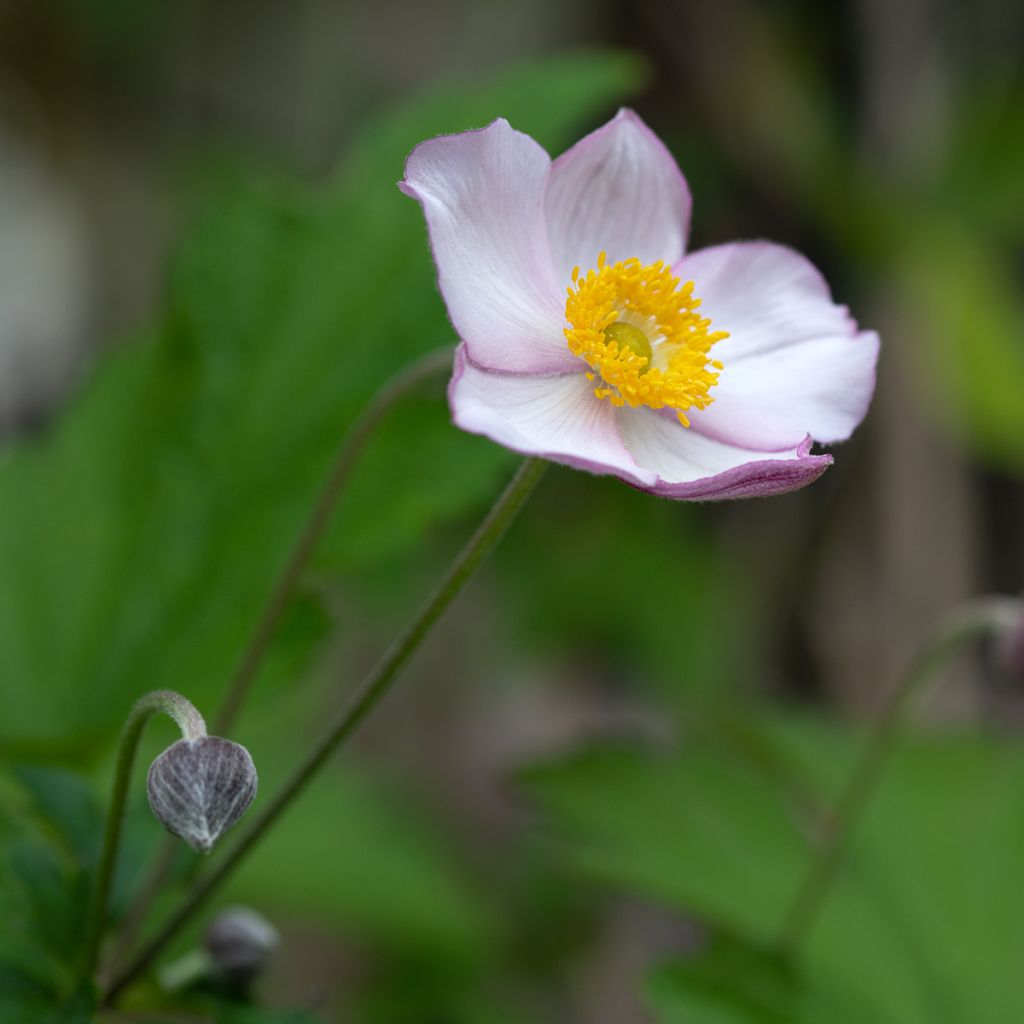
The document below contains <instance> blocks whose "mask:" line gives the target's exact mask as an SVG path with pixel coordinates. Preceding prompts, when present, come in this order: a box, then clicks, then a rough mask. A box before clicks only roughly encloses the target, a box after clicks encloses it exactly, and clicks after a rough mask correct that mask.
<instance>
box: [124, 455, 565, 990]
mask: <svg viewBox="0 0 1024 1024" xmlns="http://www.w3.org/2000/svg"><path fill="white" fill-rule="evenodd" d="M546 467H547V464H546V463H545V462H543V461H542V460H539V459H527V460H526V461H525V462H523V464H522V465H521V466H520V468H519V470H518V472H517V473H516V475H515V476H514V477H513V479H512V480H511V482H510V483H509V484H508V486H507V487H506V488H505V490H504V492H503V493H502V495H501V496H500V497H499V498H498V500H497V502H496V503H495V504H494V506H493V507H492V508H491V510H490V512H488V513H487V516H486V517H485V518H484V520H483V522H482V523H481V524H480V526H479V527H478V528H477V530H476V532H475V533H474V534H473V536H472V537H471V538H470V539H469V541H468V542H467V544H466V546H465V547H464V548H463V549H462V551H461V552H460V553H459V554H458V556H457V557H456V558H455V561H454V562H453V563H452V564H451V566H450V567H449V569H448V572H447V574H446V575H445V578H444V580H443V581H442V582H441V584H440V586H439V587H438V588H437V590H436V591H435V592H434V594H433V595H432V596H431V597H430V598H429V600H428V601H427V602H426V603H425V604H424V605H423V607H422V608H421V609H420V612H419V614H418V615H417V616H416V617H415V618H414V619H413V620H412V622H411V623H410V624H409V626H408V627H407V628H406V630H405V632H404V633H402V634H401V635H400V636H399V637H398V639H397V640H396V641H395V642H394V644H393V645H392V646H391V647H390V649H389V650H388V651H387V653H386V654H385V655H384V657H383V658H382V659H381V660H380V662H378V664H377V666H376V668H374V669H373V671H371V672H370V674H369V675H368V676H366V677H365V678H364V679H363V681H362V683H361V684H360V685H359V687H358V688H357V689H356V691H355V693H354V694H353V695H352V697H351V698H350V699H349V701H348V702H347V703H346V704H345V706H344V707H343V708H342V709H341V711H340V713H339V714H338V716H337V717H336V718H335V720H334V721H333V722H332V723H331V725H330V726H329V727H328V729H327V730H326V732H325V733H324V734H323V735H322V736H321V738H320V740H319V741H318V742H317V743H316V744H315V745H314V746H313V747H312V749H311V751H310V753H309V754H308V755H307V757H306V759H305V761H304V762H303V763H302V764H301V765H299V767H298V768H297V769H296V770H295V772H294V773H293V774H292V775H291V777H290V778H289V779H288V780H287V781H286V782H285V784H284V785H283V786H282V787H281V789H280V790H279V791H278V792H277V794H276V795H275V796H274V798H273V800H272V801H271V802H270V803H269V804H268V805H267V807H266V808H264V810H263V812H262V813H261V814H260V815H259V817H258V818H256V819H255V820H254V821H253V822H252V823H251V824H250V826H249V827H248V828H247V829H246V830H245V832H244V833H243V834H242V835H241V836H240V837H239V839H238V840H237V841H236V842H235V844H234V846H233V847H232V848H231V850H230V851H229V852H228V853H227V855H226V856H225V857H224V859H223V860H222V861H221V862H220V864H218V865H217V867H216V868H214V870H213V871H212V872H211V873H210V874H208V875H206V876H205V877H202V878H200V879H199V881H198V882H197V883H196V885H195V886H194V887H193V888H192V890H191V892H190V893H189V894H188V895H187V896H186V897H185V900H184V902H183V903H182V904H181V906H180V907H179V908H178V910H177V911H176V912H175V913H174V914H173V915H172V916H171V918H170V919H169V920H168V921H167V922H166V923H165V924H164V926H163V927H162V928H161V929H160V931H159V932H158V933H157V935H156V936H155V937H154V938H153V940H152V941H151V942H149V943H148V944H147V945H146V946H145V947H144V948H143V949H142V951H141V952H140V953H139V954H138V956H137V957H136V958H135V959H134V960H133V961H132V962H131V963H130V964H129V965H128V967H127V968H125V970H124V971H122V972H121V973H120V974H119V975H118V976H117V977H115V979H114V981H113V982H112V983H111V985H110V987H109V989H108V991H107V992H106V993H105V995H104V1004H105V1005H109V1004H110V1003H112V1002H113V1000H114V999H116V998H117V996H118V994H119V993H120V992H121V991H122V990H123V989H124V988H125V987H126V986H127V985H129V984H130V983H131V982H132V981H133V980H134V979H135V978H136V977H138V975H139V974H141V973H142V972H143V971H144V970H145V969H146V968H147V967H148V966H149V965H150V964H151V963H152V962H153V960H154V958H155V957H156V956H157V955H158V954H159V953H160V951H161V950H162V949H163V948H164V946H166V944H167V943H168V942H169V941H170V940H171V939H172V938H173V937H174V936H175V935H176V934H177V933H178V930H179V929H180V928H181V927H182V925H184V924H185V923H186V922H187V921H188V920H189V918H190V917H191V916H192V915H193V914H194V913H195V911H196V910H197V909H198V908H199V907H200V906H202V904H203V903H204V902H205V901H206V899H207V898H208V897H209V896H210V895H211V893H213V892H214V891H215V890H216V889H217V888H218V887H219V886H220V885H221V883H222V882H224V880H225V879H226V878H228V876H229V875H230V874H231V873H232V872H233V871H234V869H235V868H236V867H237V866H238V865H239V864H240V863H241V861H242V860H243V858H244V857H245V856H246V854H248V853H249V851H250V850H251V849H252V848H253V847H254V846H255V845H256V844H257V843H258V842H259V840H260V839H261V838H262V836H263V835H264V834H265V833H266V832H267V830H268V829H269V828H270V827H271V826H272V825H274V823H275V822H276V821H277V819H278V818H279V817H280V816H281V814H282V813H283V812H284V811H285V810H286V809H287V808H288V806H289V805H290V804H291V803H292V801H293V800H294V799H295V798H296V797H297V796H298V795H299V793H301V791H302V790H303V789H304V788H305V786H306V784H307V783H308V782H309V781H310V779H312V778H313V776H314V775H316V773H317V771H319V769H320V768H321V767H322V766H323V764H324V762H325V761H326V760H327V759H328V758H329V757H330V756H331V754H333V753H334V751H335V750H337V749H338V747H339V746H340V745H341V744H342V743H343V742H344V741H345V740H346V739H347V738H348V737H349V736H350V735H351V734H352V733H353V732H354V731H355V729H356V728H357V726H358V725H359V724H360V723H361V722H362V721H363V719H364V718H365V717H366V716H367V715H368V714H369V713H370V712H371V711H372V710H373V708H374V707H375V706H376V705H377V703H378V702H379V701H380V699H381V698H382V697H383V696H384V694H385V693H386V692H387V691H388V689H389V688H390V687H391V684H392V683H393V682H394V681H395V679H396V678H397V676H398V674H399V672H400V671H401V669H402V668H403V667H404V666H405V664H406V663H407V662H408V661H409V659H410V658H411V657H412V655H413V654H414V653H415V651H416V650H417V649H418V648H419V646H420V644H421V643H422V642H423V640H424V638H425V637H426V636H427V634H428V633H429V632H430V630H431V629H432V628H433V626H434V625H435V623H436V622H437V620H438V619H439V618H440V617H441V615H442V614H443V613H444V611H445V610H446V609H447V608H448V606H449V605H450V604H451V603H452V601H453V600H454V598H455V597H456V595H457V594H458V593H459V592H460V591H461V590H462V588H463V586H464V585H465V584H466V581H467V580H469V578H470V577H471V576H472V575H473V572H474V571H475V570H476V569H477V567H478V566H479V565H480V563H481V562H482V561H483V559H484V558H485V557H486V556H487V555H488V554H489V553H490V551H491V550H492V549H493V548H494V546H495V545H496V544H497V543H498V541H499V540H500V539H501V538H502V536H503V535H504V533H505V531H506V530H507V529H508V527H509V525H510V524H511V522H512V520H513V519H514V518H515V516H516V514H517V513H518V512H519V510H520V509H521V508H522V506H523V504H524V503H525V501H526V499H527V498H528V497H529V495H530V493H531V492H532V491H533V489H534V487H535V486H536V484H537V482H538V481H539V480H540V478H541V476H542V475H543V473H544V470H545V469H546Z"/></svg>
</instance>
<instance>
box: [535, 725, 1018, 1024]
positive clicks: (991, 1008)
mask: <svg viewBox="0 0 1024 1024" xmlns="http://www.w3.org/2000/svg"><path fill="white" fill-rule="evenodd" d="M763 728H764V731H765V734H766V738H767V740H768V741H770V743H771V744H772V745H773V747H774V748H776V749H778V750H781V751H784V752H785V754H786V756H787V758H788V760H789V761H790V764H791V769H790V771H789V773H788V774H789V777H790V778H791V779H793V780H797V779H799V780H801V783H800V786H799V787H796V786H793V785H790V784H788V783H787V782H785V781H784V778H785V773H780V774H777V775H775V776H774V778H769V777H766V776H764V775H763V774H759V773H758V772H756V771H753V770H748V769H747V768H745V767H744V766H743V764H742V763H736V752H735V751H732V750H729V749H726V748H725V747H723V746H722V745H716V744H713V743H701V744H696V745H695V744H691V746H690V748H689V749H687V750H684V751H683V753H682V754H680V755H678V756H668V755H654V754H651V753H646V754H645V753H640V752H636V751H622V750H618V749H612V750H598V751H591V752H589V753H587V754H585V755H582V756H578V757H575V758H573V759H571V760H569V761H566V762H564V763H561V764H558V765H555V766H549V767H546V768H538V769H533V770H531V771H530V772H528V773H527V774H526V775H525V776H524V784H525V786H526V788H527V791H528V792H529V793H531V794H532V795H533V796H534V797H535V798H536V799H537V800H538V801H539V803H540V806H541V807H542V808H543V810H544V812H545V815H546V817H547V818H548V820H549V821H550V822H551V823H552V825H553V831H552V835H553V837H554V838H555V839H556V840H557V843H558V847H559V848H561V849H562V851H563V853H564V854H565V855H566V856H568V857H569V858H570V860H571V862H572V863H573V864H575V865H577V866H578V867H579V868H580V869H581V870H583V871H585V872H587V873H588V874H589V875H591V876H592V877H594V878H597V879H599V880H601V881H603V882H605V883H608V884H611V885H614V886H616V887H619V888H625V889H627V890H630V891H634V892H637V893H640V894H642V895H643V896H644V897H645V898H647V899H652V898H653V899H656V900H658V901H659V902H662V903H664V904H666V905H668V906H671V907H674V908H677V909H679V910H681V911H683V912H688V913H692V914H695V915H696V916H697V917H698V918H700V920H701V921H702V922H703V923H704V924H705V925H706V926H707V927H708V928H709V929H710V934H711V935H712V936H718V937H719V938H722V937H725V938H734V939H737V940H738V941H739V942H740V943H741V947H740V948H741V950H746V949H747V947H753V948H754V949H755V950H756V949H759V948H765V947H766V945H767V946H768V948H770V943H771V942H772V941H773V940H774V939H775V938H777V934H778V929H779V928H780V926H781V921H782V919H783V913H784V911H785V909H786V907H787V904H788V899H789V898H790V897H791V896H792V894H793V891H794V890H793V885H794V883H795V882H796V880H797V879H798V877H799V876H800V871H801V869H802V867H803V866H805V864H806V854H805V853H804V851H803V844H802V842H801V840H800V839H799V835H798V833H797V831H796V829H795V828H794V827H793V824H792V820H791V819H792V815H791V814H790V813H787V811H786V810H785V808H787V807H790V808H793V807H796V806H798V805H799V804H801V803H805V801H804V798H803V796H800V795H798V789H803V788H804V786H805V784H806V781H807V780H814V786H815V788H816V789H817V792H818V797H817V801H818V802H819V803H821V804H822V805H823V804H824V803H825V802H827V801H828V800H829V799H830V798H831V797H832V795H834V793H835V792H836V788H837V786H838V785H839V783H840V782H841V780H842V779H843V778H844V776H845V774H846V773H847V771H848V770H849V765H850V759H851V756H852V754H853V752H854V750H855V749H856V745H855V742H854V738H853V737H851V736H849V735H848V734H844V733H842V732H839V731H837V730H836V729H833V728H824V727H822V726H816V725H813V724H811V723H807V722H804V721H801V720H795V719H794V720H788V721H787V720H781V721H773V722H771V723H765V724H764V726H763ZM695 746H696V750H695V749H694V747H695ZM1022 785H1024V752H1021V751H1020V750H1019V749H1017V748H1016V747H1015V746H1014V745H1013V744H1010V743H1005V742H1000V741H998V740H995V739H993V738H992V737H985V738H975V737H956V736H954V737H949V738H938V739H930V740H929V739H920V738H919V739H915V740H913V741H910V742H909V743H908V744H907V745H906V746H904V747H903V748H902V749H901V750H899V752H898V753H897V755H896V756H895V758H894V760H893V762H892V764H891V767H890V768H889V770H888V772H887V774H886V776H885V779H884V781H883V784H882V786H881V787H880V789H879V790H878V792H877V793H876V794H875V797H874V799H873V802H872V803H871V804H870V806H869V809H868V813H867V815H866V817H865V819H864V821H863V823H862V826H861V828H859V829H858V830H857V831H856V833H855V835H854V836H853V841H852V844H851V846H850V848H849V849H848V852H847V856H846V858H845V860H844V862H843V866H842V870H841V872H840V874H839V876H838V878H837V881H836V884H835V886H834V888H833V890H832V891H831V892H830V894H829V896H828V899H827V901H826V902H825V904H824V905H823V909H822V913H821V915H820V918H819V919H818V921H817V924H816V926H815V928H814V930H813V932H812V933H811V934H810V935H809V936H808V937H807V941H806V942H805V943H804V945H803V947H802V949H801V951H800V954H799V956H798V958H797V960H796V961H795V962H794V967H795V969H797V970H798V972H799V973H798V975H797V977H799V978H800V979H801V986H802V987H801V991H802V992H803V993H804V995H803V996H802V998H803V999H804V1000H806V1001H807V1002H806V1005H807V1006H808V1007H813V1008H815V1009H814V1012H811V1010H810V1009H808V1011H807V1014H808V1015H807V1016H806V1018H805V1017H799V1016H796V1015H794V1016H793V1017H792V1018H791V1019H793V1020H804V1019H806V1020H807V1021H808V1024H810V1022H811V1021H815V1022H816V1021H820V1020H824V1019H828V1020H846V1019H847V1018H849V1019H850V1020H851V1024H852V1022H853V1021H859V1022H865V1021H867V1022H875V1021H878V1022H884V1024H918V1022H920V1024H926V1022H931V1024H934V1021H936V1020H943V1021H947V1022H950V1024H968V1022H969V1024H989V1022H991V1024H997V1022H1000V1021H1002V1022H1005V1021H1006V1020H1009V1019H1016V1018H1017V1016H1019V1015H1021V1014H1024V984H1022V983H1021V975H1020V970H1019V965H1020V960H1021V957H1022V956H1024V916H1022V915H1021V912H1020V909H1021V907H1022V906H1024V878H1022V876H1021V873H1020V870H1019V863H1018V860H1019V858H1018V856H1017V853H1016V851H1018V850H1019V849H1020V847H1021V843H1022V842H1024V808H1022V805H1021V802H1020V799H1019V793H1020V792H1021V787H1022ZM721 948H722V947H720V946H713V947H712V951H713V955H712V956H711V958H710V959H709V960H708V959H704V960H698V961H696V962H692V963H687V964H684V965H682V966H677V967H676V968H674V969H672V970H670V971H669V972H668V974H667V976H666V977H663V978H661V980H659V981H656V982H655V984H654V987H653V992H654V994H655V1002H656V1004H657V1005H658V1006H659V1007H660V1010H661V1012H662V1014H663V1019H664V1020H665V1021H688V1020H690V1019H694V1020H698V1019H703V1018H700V1017H693V1015H692V1014H693V1013H696V1012H697V1010H693V1011H692V1012H691V1009H690V1008H691V1007H696V1008H697V1009H698V1010H699V1011H700V1012H701V1013H705V1014H706V1015H707V1018H708V1020H718V1019H721V1020H722V1021H723V1024H724V1022H726V1021H728V1022H730V1024H732V1021H733V1020H735V1021H737V1022H738V1021H746V1020H748V1019H749V1020H751V1021H760V1020H762V1019H764V1020H766V1021H772V1020H774V1019H777V1016H776V1017H773V1016H772V1015H771V1014H772V1013H775V1014H776V1015H777V1014H778V1012H780V1009H779V1005H776V1004H780V998H779V992H784V991H785V989H784V985H783V982H782V981H781V980H780V979H779V977H778V976H777V975H775V974H773V973H772V970H769V971H768V972H767V974H765V976H764V977H763V978H761V980H760V981H759V982H758V983H757V986H756V990H755V993H751V992H749V991H748V990H747V989H746V988H744V987H743V985H742V984H740V983H739V982H737V983H736V984H737V985H739V988H738V992H739V993H740V994H741V995H742V999H740V1000H739V1004H740V1005H739V1006H736V1005H733V1004H734V1003H736V1000H731V1001H730V1000H725V1002H724V1004H723V1006H722V1007H721V1008H720V1009H719V1008H717V1007H715V1003H714V999H715V998H717V996H716V995H715V993H716V992H717V989H716V985H717V982H716V980H715V979H716V978H717V979H719V980H720V981H721V982H722V985H725V984H726V980H727V979H728V978H729V977H734V978H735V977H738V976H740V975H741V974H742V971H740V970H739V969H738V968H737V967H736V966H735V963H734V962H733V963H732V964H730V961H729V959H728V958H727V959H726V960H725V961H723V960H721V954H720V952H719V950H720V949H721ZM725 948H726V949H727V950H729V949H730V947H728V946H726V947H725ZM735 952H736V951H735V948H732V949H731V951H730V953H729V956H734V954H735ZM743 955H747V953H746V952H744V953H743ZM755 959H756V955H755ZM773 978H774V981H773V980H772V979H773ZM786 984H788V982H786ZM776 985H777V986H778V988H776ZM826 994H827V996H828V1001H827V1002H824V1003H822V1002H821V1001H822V1000H823V999H824V996H825V995H826ZM708 1000H711V1002H710V1004H709V1003H708ZM758 1000H760V1004H759V1003H758ZM719 1001H720V1002H721V1000H719ZM751 1001H752V1002H751ZM747 1004H750V1005H747ZM780 1005H781V1004H780ZM819 1005H826V1006H828V1007H830V1009H829V1011H828V1013H826V1014H824V1015H823V1011H820V1010H819V1009H818V1007H819ZM709 1006H711V1007H715V1009H714V1011H712V1009H709ZM751 1006H752V1007H753V1009H752V1008H751ZM755 1010H756V1012H755ZM741 1011H742V1012H745V1013H747V1016H746V1017H744V1016H742V1015H740V1016H737V1014H738V1013H741ZM713 1012H717V1013H718V1014H719V1016H718V1017H717V1018H716V1017H715V1016H713ZM687 1013H691V1016H690V1017H687V1016H686V1014H687ZM751 1013H754V1016H751ZM730 1014H731V1015H732V1016H730ZM757 1014H760V1016H758V1015H757ZM765 1014H767V1016H765Z"/></svg>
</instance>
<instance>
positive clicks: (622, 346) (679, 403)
mask: <svg viewBox="0 0 1024 1024" xmlns="http://www.w3.org/2000/svg"><path fill="white" fill-rule="evenodd" d="M699 306H700V299H698V298H697V297H696V296H695V295H694V294H693V282H692V281H688V282H687V283H686V284H680V281H679V278H678V277H676V276H675V275H674V274H673V273H672V271H671V269H670V268H669V267H666V266H665V265H664V263H661V262H660V261H659V262H658V263H651V264H649V265H648V266H642V265H641V263H640V261H639V260H638V259H629V260H624V261H621V262H619V263H608V262H607V258H606V256H605V254H604V253H603V252H602V253H601V254H600V255H599V256H598V257H597V269H596V270H588V271H587V273H586V275H582V274H580V268H579V267H575V268H573V272H572V285H570V287H569V288H568V294H567V298H566V301H565V318H566V320H567V321H568V322H569V326H568V327H567V328H566V329H565V339H566V341H567V342H568V343H569V351H571V352H572V353H573V355H577V356H580V357H581V358H582V359H585V360H586V361H587V362H588V363H589V364H590V366H591V369H592V370H593V371H594V372H593V373H588V374H587V378H588V379H589V380H592V381H594V382H595V385H596V386H595V388H594V394H595V395H597V397H598V398H606V399H608V400H609V401H610V402H611V403H612V405H616V406H623V405H629V406H633V407H636V406H639V405H646V406H649V407H650V408H651V409H664V408H668V409H673V410H675V413H676V415H677V416H678V418H679V422H680V423H682V425H683V426H684V427H688V426H689V425H690V421H689V420H688V419H687V418H686V415H685V411H686V410H687V409H690V408H695V409H706V408H707V407H708V406H709V405H710V404H711V403H712V402H713V401H714V399H713V398H712V396H711V395H710V394H709V393H708V392H709V391H710V389H711V388H712V387H714V385H715V384H716V383H718V374H717V373H716V372H714V371H716V370H721V369H722V364H721V363H720V362H719V361H718V360H717V359H711V358H710V355H709V353H710V351H711V346H712V345H714V344H715V342H718V341H721V340H722V339H723V338H728V337H729V334H728V332H727V331H710V330H709V328H710V326H711V321H710V320H709V319H707V318H706V317H702V316H700V315H699V314H698V313H697V308H698V307H699Z"/></svg>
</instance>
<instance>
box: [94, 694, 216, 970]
mask: <svg viewBox="0 0 1024 1024" xmlns="http://www.w3.org/2000/svg"><path fill="white" fill-rule="evenodd" d="M161 712H162V713H163V714H165V715H169V716H170V717H171V718H173V719H174V721H175V723H176V724H177V726H178V728H179V729H180V730H181V736H182V739H185V740H197V739H202V738H203V737H204V736H205V735H206V724H205V723H204V721H203V716H202V715H200V714H199V712H198V711H196V709H195V708H194V707H193V706H192V705H191V704H190V703H189V702H188V701H187V700H186V699H185V698H184V697H182V696H181V694H179V693H175V692H174V691H173V690H154V691H153V692H152V693H147V694H146V695H145V696H143V697H140V698H139V700H138V701H136V703H135V706H134V707H133V708H132V709H131V711H130V712H129V713H128V718H127V720H126V721H125V723H124V728H123V729H122V730H121V738H120V740H119V742H118V748H117V762H116V764H115V767H114V789H113V792H112V793H111V797H110V807H109V808H108V809H107V822H106V827H105V829H104V832H103V848H102V851H101V853H100V861H99V866H98V868H97V871H96V884H95V887H94V889H93V899H92V904H91V906H90V908H89V917H88V921H87V924H86V930H85V946H84V952H83V960H82V977H83V978H91V977H92V975H93V974H94V972H95V970H96V963H97V961H98V959H99V950H100V944H101V942H102V940H103V928H104V925H105V924H106V919H107V903H108V901H109V899H110V885H111V882H112V880H113V877H114V868H115V867H116V865H117V851H118V847H119V846H120V844H121V828H122V825H123V824H124V808H125V802H126V800H127V798H128V784H129V782H130V781H131V774H132V766H133V765H134V763H135V754H136V752H137V751H138V748H139V740H140V738H141V737H142V730H143V729H144V728H145V726H146V723H147V722H148V721H149V720H150V718H152V717H153V715H155V714H158V713H161Z"/></svg>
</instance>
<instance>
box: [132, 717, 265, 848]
mask: <svg viewBox="0 0 1024 1024" xmlns="http://www.w3.org/2000/svg"><path fill="white" fill-rule="evenodd" d="M147 789H148V793H149V806H150V807H151V808H152V809H153V813H154V814H155V815H156V817H157V818H158V819H159V821H160V822H161V823H162V824H163V826H164V828H166V829H167V830H168V832H173V833H174V834H175V835H176V836H180V837H181V838H182V839H184V840H185V842H186V843H188V845H189V846H191V847H192V848H193V849H194V850H199V851H201V852H202V853H209V852H210V850H211V849H212V848H213V845H214V843H216V842H217V840H218V839H219V838H220V837H221V836H222V835H223V834H224V833H225V832H226V831H227V830H228V829H229V828H231V826H232V825H234V823H235V822H236V821H238V819H239V818H240V817H241V816H242V814H243V813H244V812H245V809H246V808H247V807H248V806H249V804H250V803H251V802H252V798H253V797H254V796H255V795H256V766H255V765H254V764H253V763H252V758H251V757H250V756H249V751H248V750H246V749H245V747H243V746H241V745H240V744H238V743H233V742H232V741H231V740H225V739H221V738H220V737H219V736H203V737H201V738H199V739H192V740H178V742H177V743H173V744H172V745H171V746H169V747H168V748H167V749H166V750H165V751H164V752H163V753H162V754H161V755H160V756H159V757H158V758H157V759H156V760H155V761H154V762H153V763H152V764H151V765H150V767H149V775H148V776H147Z"/></svg>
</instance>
